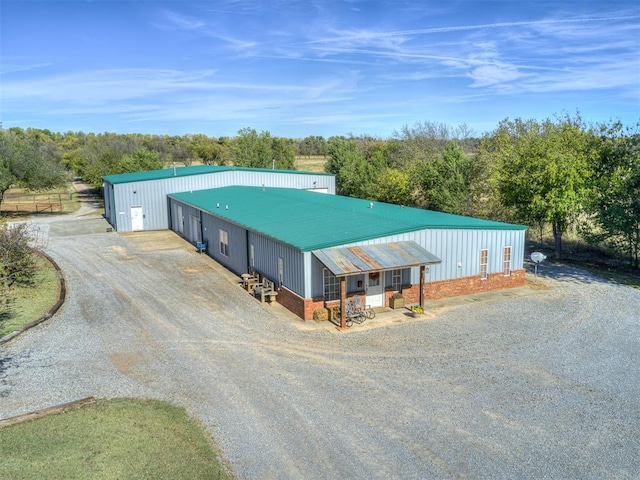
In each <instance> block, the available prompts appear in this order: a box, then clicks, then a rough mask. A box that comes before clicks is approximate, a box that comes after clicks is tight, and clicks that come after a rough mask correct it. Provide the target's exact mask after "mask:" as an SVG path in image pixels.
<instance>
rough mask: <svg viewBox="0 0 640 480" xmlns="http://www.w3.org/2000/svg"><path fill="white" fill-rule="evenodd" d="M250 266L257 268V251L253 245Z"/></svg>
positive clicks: (250, 253)
mask: <svg viewBox="0 0 640 480" xmlns="http://www.w3.org/2000/svg"><path fill="white" fill-rule="evenodd" d="M249 265H250V266H251V268H253V267H255V266H256V250H255V248H254V247H253V243H251V244H249Z"/></svg>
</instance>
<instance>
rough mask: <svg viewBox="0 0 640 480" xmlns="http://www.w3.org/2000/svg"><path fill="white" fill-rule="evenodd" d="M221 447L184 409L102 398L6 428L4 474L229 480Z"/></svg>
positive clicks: (1, 435)
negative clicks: (221, 460)
mask: <svg viewBox="0 0 640 480" xmlns="http://www.w3.org/2000/svg"><path fill="white" fill-rule="evenodd" d="M215 452H216V449H215V446H214V445H213V444H212V442H211V440H210V438H209V437H208V436H207V434H206V433H205V432H204V430H203V429H202V428H201V426H200V425H198V424H197V423H196V422H194V421H193V420H191V419H190V418H189V417H188V416H187V414H186V412H185V410H184V409H182V408H178V407H175V406H173V405H170V404H168V403H166V402H160V401H155V400H134V399H115V400H99V401H97V402H96V403H95V404H93V405H89V406H85V407H82V408H80V409H77V410H72V411H69V412H66V413H64V414H61V415H49V416H46V417H42V418H39V419H36V420H31V421H28V422H25V423H21V424H17V425H12V426H8V427H4V428H0V472H1V473H0V477H2V478H7V479H9V478H10V479H12V480H22V479H24V480H28V479H34V480H35V479H37V480H40V479H43V478H47V479H65V480H67V479H87V478H91V479H154V480H161V479H168V480H169V479H170V480H181V479H185V480H187V479H188V480H195V479H205V478H206V479H226V478H229V477H228V476H227V474H226V473H225V470H224V469H223V467H222V465H221V464H220V463H219V461H218V458H217V456H216V453H215Z"/></svg>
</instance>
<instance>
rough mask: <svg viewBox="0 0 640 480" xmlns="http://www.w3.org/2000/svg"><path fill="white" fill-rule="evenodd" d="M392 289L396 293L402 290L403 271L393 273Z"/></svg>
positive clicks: (393, 271)
mask: <svg viewBox="0 0 640 480" xmlns="http://www.w3.org/2000/svg"><path fill="white" fill-rule="evenodd" d="M391 288H392V289H393V291H394V292H399V291H400V290H402V270H392V271H391Z"/></svg>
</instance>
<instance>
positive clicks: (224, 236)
mask: <svg viewBox="0 0 640 480" xmlns="http://www.w3.org/2000/svg"><path fill="white" fill-rule="evenodd" d="M220 254H221V255H224V256H225V257H228V256H229V233H228V232H226V231H225V230H222V229H220Z"/></svg>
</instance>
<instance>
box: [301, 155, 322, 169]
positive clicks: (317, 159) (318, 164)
mask: <svg viewBox="0 0 640 480" xmlns="http://www.w3.org/2000/svg"><path fill="white" fill-rule="evenodd" d="M327 160H328V158H327V157H323V156H319V155H318V156H314V155H312V156H309V157H307V156H296V168H297V169H298V170H300V171H302V172H318V173H324V165H325V163H326V162H327Z"/></svg>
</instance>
